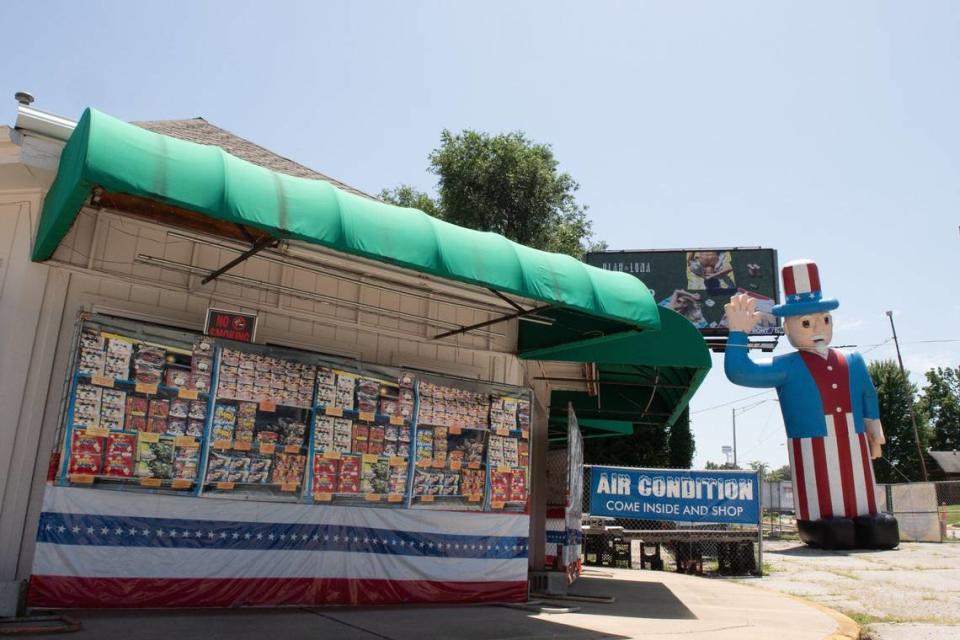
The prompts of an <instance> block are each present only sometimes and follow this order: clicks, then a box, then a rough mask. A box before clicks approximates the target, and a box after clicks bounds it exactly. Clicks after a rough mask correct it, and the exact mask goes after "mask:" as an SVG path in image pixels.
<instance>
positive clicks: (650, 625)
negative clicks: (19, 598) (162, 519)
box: [33, 569, 856, 640]
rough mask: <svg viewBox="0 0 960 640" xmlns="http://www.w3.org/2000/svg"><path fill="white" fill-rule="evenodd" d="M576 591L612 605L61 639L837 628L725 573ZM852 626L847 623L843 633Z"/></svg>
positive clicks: (114, 617)
mask: <svg viewBox="0 0 960 640" xmlns="http://www.w3.org/2000/svg"><path fill="white" fill-rule="evenodd" d="M573 591H574V592H576V593H578V594H585V595H597V596H614V597H616V602H615V603H612V604H594V603H584V602H563V603H561V602H558V601H553V602H551V604H554V605H560V606H575V607H580V610H579V611H577V612H574V613H544V612H538V611H533V610H525V609H522V608H516V607H509V606H470V607H455V606H450V607H420V606H403V607H380V608H309V609H308V608H297V609H270V610H251V609H247V610H228V611H223V610H217V611H85V612H72V613H70V615H71V616H72V617H75V618H77V619H79V620H80V621H81V622H82V624H83V629H82V630H81V631H80V632H78V633H76V634H72V635H69V636H66V637H70V638H76V639H77V640H88V639H90V640H92V639H94V638H96V639H97V640H100V639H103V638H122V639H123V640H170V638H176V640H220V639H222V640H248V639H250V640H252V639H254V638H270V639H272V640H277V639H281V638H282V639H283V640H300V639H304V640H306V639H317V638H323V640H341V639H343V640H347V639H351V640H352V639H358V640H372V639H380V640H427V639H431V640H432V639H448V638H449V639H454V638H456V639H465V640H494V639H498V640H504V639H509V640H539V639H542V638H559V639H565V638H576V639H578V640H579V639H584V640H592V639H595V638H596V639H600V638H649V639H651V640H657V639H667V638H671V639H676V638H709V639H711V640H714V639H715V640H725V639H731V640H733V639H736V640H750V639H753V638H776V639H777V640H824V639H825V638H830V637H834V636H833V634H835V633H837V632H838V631H839V630H840V626H841V625H840V622H838V620H839V619H838V618H837V617H835V615H833V614H831V613H830V612H829V611H827V610H825V609H823V608H818V606H817V605H812V604H808V603H805V602H803V601H801V600H798V599H795V598H792V597H789V596H786V595H783V594H779V593H776V592H773V591H767V590H763V589H756V588H754V587H751V586H747V585H743V584H738V583H736V582H734V581H730V580H723V579H711V578H697V577H692V576H685V575H679V574H675V573H668V572H652V571H629V570H616V569H613V570H609V571H607V570H604V571H603V572H599V571H590V572H588V574H587V575H585V576H584V577H583V578H581V579H580V580H579V581H578V582H577V583H576V584H575V585H574V588H573ZM855 629H856V627H855V625H853V626H852V627H847V629H846V631H848V632H851V631H852V630H855ZM33 637H45V636H33ZM49 637H50V638H53V637H54V636H49ZM56 637H59V638H61V639H62V638H64V637H65V636H62V635H61V636H56ZM837 637H850V636H837Z"/></svg>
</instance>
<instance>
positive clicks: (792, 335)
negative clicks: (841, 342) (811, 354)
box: [783, 312, 833, 353]
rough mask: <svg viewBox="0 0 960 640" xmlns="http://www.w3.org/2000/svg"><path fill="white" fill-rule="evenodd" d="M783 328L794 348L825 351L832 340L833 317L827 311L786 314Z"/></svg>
mask: <svg viewBox="0 0 960 640" xmlns="http://www.w3.org/2000/svg"><path fill="white" fill-rule="evenodd" d="M783 330H784V332H785V333H786V334H787V339H788V340H790V344H792V345H793V346H794V347H795V348H797V349H808V350H811V351H819V352H821V353H826V351H827V346H828V345H829V344H830V341H831V340H833V317H832V316H831V315H830V313H829V312H826V313H809V314H807V315H803V316H787V317H786V318H784V319H783Z"/></svg>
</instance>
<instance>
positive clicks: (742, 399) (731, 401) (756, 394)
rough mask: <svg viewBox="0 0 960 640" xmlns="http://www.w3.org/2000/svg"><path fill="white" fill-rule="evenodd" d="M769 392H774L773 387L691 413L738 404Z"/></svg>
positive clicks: (691, 413)
mask: <svg viewBox="0 0 960 640" xmlns="http://www.w3.org/2000/svg"><path fill="white" fill-rule="evenodd" d="M767 393H773V389H767V390H766V391H761V392H760V393H755V394H753V395H752V396H746V397H743V398H737V399H736V400H730V401H728V402H722V403H720V404H715V405H713V406H712V407H707V408H706V409H697V410H696V411H691V412H690V415H693V414H695V413H703V412H704V411H713V410H714V409H720V408H722V407H729V406H730V405H732V404H737V403H738V402H743V401H744V400H750V399H751V398H759V397H760V396H762V395H765V394H767Z"/></svg>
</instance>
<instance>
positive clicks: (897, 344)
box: [887, 311, 928, 482]
mask: <svg viewBox="0 0 960 640" xmlns="http://www.w3.org/2000/svg"><path fill="white" fill-rule="evenodd" d="M887 317H888V318H890V330H891V331H893V344H894V346H895V347H896V348H897V361H898V362H899V363H900V373H902V374H903V379H904V380H906V379H907V371H906V369H904V368H903V358H902V357H901V356H900V341H899V340H897V327H896V325H894V324H893V311H887ZM909 408H910V423H911V424H912V425H913V439H914V440H915V441H916V443H917V456H918V457H919V458H920V472H921V473H922V474H923V481H924V482H927V480H928V478H927V463H926V462H924V460H923V447H921V446H920V432H919V431H918V430H917V418H916V416H915V415H914V414H913V397H911V398H910V404H909Z"/></svg>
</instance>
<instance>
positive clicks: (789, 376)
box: [724, 331, 880, 438]
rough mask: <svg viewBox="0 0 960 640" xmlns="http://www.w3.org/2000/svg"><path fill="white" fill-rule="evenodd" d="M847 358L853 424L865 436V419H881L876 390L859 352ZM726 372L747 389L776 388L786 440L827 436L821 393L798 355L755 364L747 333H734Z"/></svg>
mask: <svg viewBox="0 0 960 640" xmlns="http://www.w3.org/2000/svg"><path fill="white" fill-rule="evenodd" d="M844 355H845V357H846V361H847V369H848V373H849V385H850V406H851V407H852V409H853V424H854V426H855V428H856V430H857V433H863V431H864V428H865V425H864V422H863V421H864V418H868V419H872V420H879V419H880V405H879V403H878V401H877V390H876V389H875V388H874V386H873V381H872V380H871V379H870V374H869V373H868V372H867V366H866V364H864V362H863V357H862V356H861V355H860V354H859V353H847V354H844ZM724 371H725V372H726V374H727V378H729V379H730V381H731V382H733V383H735V384H739V385H742V386H744V387H761V388H762V387H776V389H777V395H778V396H779V398H780V412H781V413H782V414H783V423H784V424H785V425H786V427H787V437H790V438H814V437H823V436H825V435H827V423H826V420H825V418H824V409H823V403H822V401H821V399H820V390H819V389H818V388H817V383H816V382H815V381H814V379H813V375H811V373H810V370H809V369H808V368H807V365H806V363H805V362H804V361H803V358H802V357H801V356H800V353H799V352H797V351H795V352H793V353H789V354H786V355H782V356H777V357H776V358H773V360H771V361H767V362H754V361H753V360H751V359H750V356H749V355H748V353H747V334H746V333H744V332H742V331H731V332H730V337H729V339H728V340H727V349H726V353H725V355H724Z"/></svg>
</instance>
